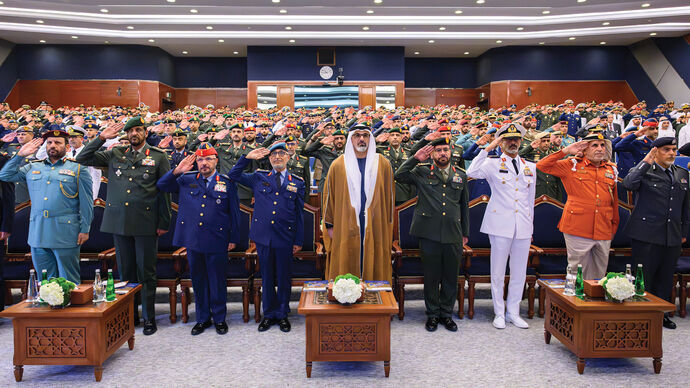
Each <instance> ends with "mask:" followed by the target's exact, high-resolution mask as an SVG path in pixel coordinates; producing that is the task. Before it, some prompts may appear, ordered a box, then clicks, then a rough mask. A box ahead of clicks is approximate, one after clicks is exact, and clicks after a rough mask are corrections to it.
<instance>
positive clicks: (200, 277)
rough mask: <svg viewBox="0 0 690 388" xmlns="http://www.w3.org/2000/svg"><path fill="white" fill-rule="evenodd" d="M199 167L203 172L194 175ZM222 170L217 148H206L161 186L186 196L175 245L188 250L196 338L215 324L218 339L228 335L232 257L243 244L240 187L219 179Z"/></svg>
mask: <svg viewBox="0 0 690 388" xmlns="http://www.w3.org/2000/svg"><path fill="white" fill-rule="evenodd" d="M195 162H196V163H197V165H198V166H199V171H190V170H191V169H192V168H193V167H194V163H195ZM217 164H218V153H217V152H216V150H215V149H214V148H213V146H212V145H210V144H208V143H201V145H200V146H199V148H198V149H197V150H196V152H195V153H194V154H190V155H189V156H187V157H186V158H184V159H183V160H182V161H181V162H180V163H179V164H178V166H177V167H176V168H175V169H174V170H170V171H168V172H167V173H166V174H165V175H163V177H161V179H160V180H158V183H157V184H156V185H157V186H158V188H159V189H160V190H161V191H167V192H170V193H178V192H179V193H180V199H179V210H178V214H177V225H176V227H175V236H174V237H173V244H175V245H176V246H181V247H185V248H187V259H188V260H189V269H190V272H191V275H192V286H193V287H194V301H195V305H196V322H197V323H196V325H194V327H193V328H192V335H198V334H201V333H203V332H204V330H205V329H207V328H209V327H211V318H213V323H214V324H215V326H216V332H218V334H225V333H227V332H228V325H227V323H226V322H225V317H226V314H227V308H226V302H227V290H226V274H227V265H228V251H230V250H232V249H235V245H236V244H237V243H238V237H239V233H238V228H239V222H240V202H239V199H237V186H236V185H235V182H233V181H232V180H230V178H228V177H227V176H226V175H223V174H219V173H218V171H217V170H216V166H217Z"/></svg>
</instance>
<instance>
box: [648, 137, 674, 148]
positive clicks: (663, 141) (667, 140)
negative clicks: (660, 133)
mask: <svg viewBox="0 0 690 388" xmlns="http://www.w3.org/2000/svg"><path fill="white" fill-rule="evenodd" d="M677 144H678V141H677V140H676V138H675V137H671V136H665V137H660V138H658V139H656V140H654V142H653V143H652V147H657V148H658V147H663V146H667V145H677Z"/></svg>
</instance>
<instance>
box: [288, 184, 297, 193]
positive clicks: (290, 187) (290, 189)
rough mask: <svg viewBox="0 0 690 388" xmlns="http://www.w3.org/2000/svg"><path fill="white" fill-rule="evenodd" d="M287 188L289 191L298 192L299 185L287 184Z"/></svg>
mask: <svg viewBox="0 0 690 388" xmlns="http://www.w3.org/2000/svg"><path fill="white" fill-rule="evenodd" d="M286 189H287V190H288V191H292V192H293V193H296V192H297V186H293V185H287V186H286Z"/></svg>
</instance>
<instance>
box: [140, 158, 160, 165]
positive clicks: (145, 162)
mask: <svg viewBox="0 0 690 388" xmlns="http://www.w3.org/2000/svg"><path fill="white" fill-rule="evenodd" d="M141 165H142V166H155V165H156V161H155V160H153V159H151V157H149V156H147V157H146V158H144V159H142V160H141Z"/></svg>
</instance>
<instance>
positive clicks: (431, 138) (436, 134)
mask: <svg viewBox="0 0 690 388" xmlns="http://www.w3.org/2000/svg"><path fill="white" fill-rule="evenodd" d="M429 129H431V126H429ZM439 137H441V132H439V131H435V132H431V133H429V134H428V135H426V136H424V140H427V141H434V140H436V139H438V138H439Z"/></svg>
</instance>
